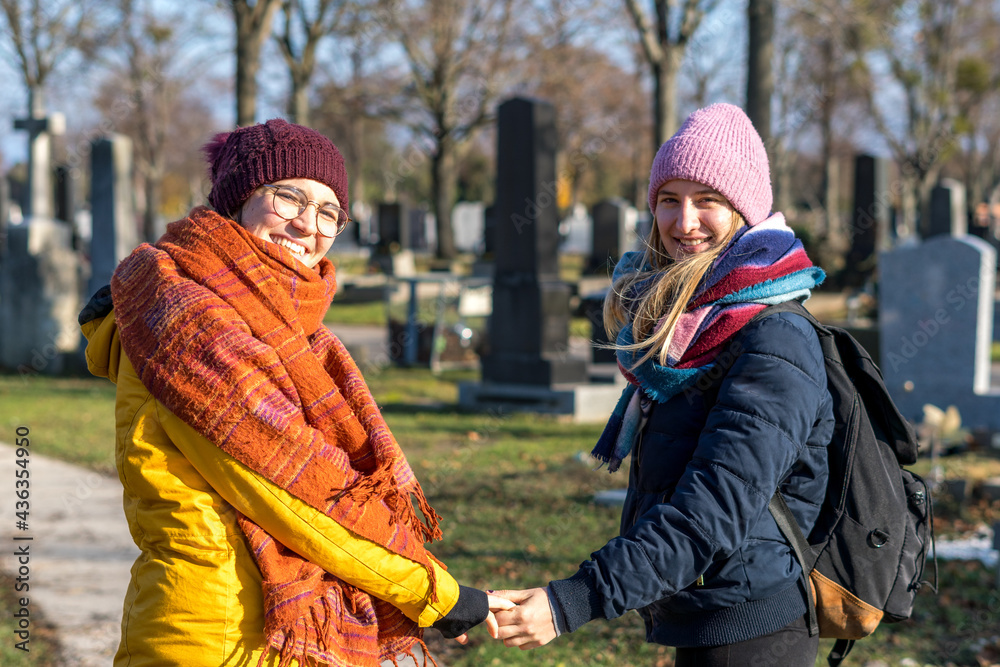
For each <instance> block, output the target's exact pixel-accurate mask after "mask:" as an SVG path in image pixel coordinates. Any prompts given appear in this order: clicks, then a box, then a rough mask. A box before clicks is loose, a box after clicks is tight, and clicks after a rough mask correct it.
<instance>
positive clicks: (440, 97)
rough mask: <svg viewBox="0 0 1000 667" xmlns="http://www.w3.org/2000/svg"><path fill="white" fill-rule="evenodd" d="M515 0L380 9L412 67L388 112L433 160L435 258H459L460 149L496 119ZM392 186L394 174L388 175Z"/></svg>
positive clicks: (436, 0)
mask: <svg viewBox="0 0 1000 667" xmlns="http://www.w3.org/2000/svg"><path fill="white" fill-rule="evenodd" d="M512 6H513V0H497V1H495V2H494V1H491V0H422V1H415V2H413V3H410V4H407V5H399V4H396V3H394V2H392V0H383V1H382V2H381V4H380V8H381V10H382V11H381V12H380V22H381V23H382V24H383V25H384V26H385V28H386V32H387V35H388V36H390V37H391V38H393V39H395V40H397V41H398V42H399V44H400V45H401V46H402V48H403V52H404V54H405V57H406V61H407V65H408V67H409V77H408V83H407V84H406V85H405V86H404V88H403V93H402V95H401V96H400V97H399V98H398V99H397V100H395V101H394V102H393V103H391V105H390V106H389V107H387V108H385V109H383V111H384V112H385V113H387V114H391V115H393V116H395V117H396V118H398V119H399V120H400V121H401V122H403V123H405V124H406V125H407V126H408V127H409V128H410V129H411V130H412V131H413V133H414V135H415V136H416V138H417V140H418V143H419V144H423V145H426V146H427V147H428V151H429V153H430V155H429V157H430V171H431V206H432V209H433V211H434V215H435V218H436V220H437V239H438V248H437V254H438V257H440V258H452V257H454V256H455V242H454V235H453V233H452V226H451V207H452V205H453V204H454V202H455V187H456V176H455V169H456V164H455V160H456V155H457V150H458V148H459V147H460V146H461V144H463V143H464V142H465V141H467V140H468V139H469V137H470V136H472V135H473V133H475V131H476V130H478V129H479V128H481V127H482V126H483V125H485V124H486V123H488V122H490V121H491V120H492V113H493V105H494V102H495V101H496V99H497V95H498V93H499V92H501V91H502V90H503V89H504V86H505V84H504V82H503V72H504V68H505V67H504V66H505V63H506V61H507V56H508V54H507V53H506V51H507V50H508V49H510V48H511V45H512V38H513V35H514V31H513V26H512V11H511V10H512ZM386 178H387V183H388V184H389V185H390V187H391V186H392V184H393V182H394V179H395V180H398V179H399V176H398V174H397V173H395V172H393V171H392V170H390V171H389V172H387V175H386Z"/></svg>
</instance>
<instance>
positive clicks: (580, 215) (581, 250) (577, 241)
mask: <svg viewBox="0 0 1000 667" xmlns="http://www.w3.org/2000/svg"><path fill="white" fill-rule="evenodd" d="M593 231H594V229H593V223H592V222H591V220H590V216H589V215H587V208H586V207H585V206H584V205H583V204H576V205H575V206H574V207H573V209H572V210H571V211H570V214H569V215H568V216H566V218H565V219H563V221H562V222H560V223H559V232H560V233H559V235H560V237H561V238H562V241H561V243H560V244H559V252H560V253H566V254H572V255H583V256H585V257H589V256H590V249H591V247H592V246H593V236H592V234H593Z"/></svg>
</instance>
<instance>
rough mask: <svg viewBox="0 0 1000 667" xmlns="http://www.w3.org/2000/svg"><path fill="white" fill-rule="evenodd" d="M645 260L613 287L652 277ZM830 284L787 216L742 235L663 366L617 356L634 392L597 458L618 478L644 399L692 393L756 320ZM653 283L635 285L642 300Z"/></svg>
mask: <svg viewBox="0 0 1000 667" xmlns="http://www.w3.org/2000/svg"><path fill="white" fill-rule="evenodd" d="M642 257H643V255H642V253H635V252H631V253H625V255H624V256H623V257H622V259H621V261H620V262H619V263H618V266H616V267H615V272H614V276H613V280H614V281H616V280H617V279H618V278H620V277H622V276H624V275H627V274H628V273H631V272H635V271H640V270H643V271H648V270H650V267H648V266H643V265H642ZM825 277H826V275H825V274H824V273H823V270H822V269H820V268H819V267H816V266H813V263H812V262H811V261H810V260H809V257H808V256H807V255H806V251H805V248H803V247H802V242H801V241H799V240H798V239H797V238H795V233H794V232H793V231H792V230H791V228H790V227H788V225H786V224H785V218H784V216H783V215H782V214H780V213H775V214H773V215H771V217H769V218H768V219H766V220H764V221H763V222H761V223H760V224H758V225H755V226H753V227H743V228H741V229H740V230H739V231H738V232H737V233H736V236H735V237H734V238H733V239H732V241H730V243H729V246H728V247H727V248H726V249H725V250H724V251H723V252H722V254H721V255H720V256H719V258H718V259H717V260H716V261H715V263H714V264H713V265H712V268H711V270H710V271H709V272H708V275H706V276H705V278H704V279H703V280H702V283H701V285H700V286H699V288H698V290H697V291H696V292H695V294H694V296H693V297H692V299H691V302H690V303H689V304H688V307H687V309H686V311H685V312H684V313H683V314H682V315H681V316H680V318H679V319H678V321H677V327H676V329H675V330H674V336H673V338H672V339H671V341H670V348H669V349H668V351H667V364H666V365H665V366H664V365H661V364H659V363H657V362H656V359H657V358H656V357H653V358H650V359H647V360H646V361H645V362H643V363H642V364H640V365H639V366H635V363H636V361H638V359H639V358H640V357H641V356H642V355H643V354H644V351H641V350H640V351H635V350H622V349H619V350H618V351H617V357H618V368H619V370H620V371H621V373H622V375H624V376H625V379H626V380H628V382H629V384H628V386H626V388H625V390H624V391H623V392H622V396H621V398H619V400H618V404H617V405H616V406H615V409H614V411H613V412H612V414H611V418H610V419H609V420H608V424H607V426H605V428H604V432H603V433H602V434H601V437H600V438H599V439H598V441H597V445H596V446H595V447H594V450H593V452H592V454H593V455H594V456H595V457H596V458H597V459H599V460H600V461H602V462H604V463H607V464H608V470H609V471H610V472H615V471H616V470H617V469H618V467H619V466H620V465H621V462H622V460H624V458H625V457H626V456H628V454H629V452H630V451H631V449H632V444H633V443H634V442H635V438H636V436H637V435H638V432H639V431H640V430H641V428H642V425H643V423H644V419H643V418H642V415H643V410H642V401H641V398H642V396H643V394H645V396H647V397H648V398H650V399H652V400H654V401H658V402H665V401H667V400H669V399H670V398H671V397H673V396H675V395H677V394H679V393H681V392H683V391H684V390H686V389H688V388H690V387H692V386H693V385H694V384H695V383H696V382H697V381H698V379H699V377H700V376H701V375H702V373H705V372H707V371H710V370H711V369H712V368H713V366H714V364H713V362H714V361H715V359H716V357H718V356H719V355H720V353H722V352H723V351H724V350H725V348H726V347H727V346H728V345H729V343H730V342H731V341H732V339H733V337H734V336H736V334H737V333H739V331H740V329H742V328H743V326H744V325H745V324H746V323H747V322H749V321H750V320H751V319H753V317H754V315H756V314H757V313H759V312H760V311H762V310H764V309H765V308H767V306H769V305H771V304H775V303H783V302H785V301H790V300H792V299H798V300H801V301H804V300H805V299H808V298H809V295H810V294H811V290H812V288H814V287H816V286H817V285H819V284H820V283H821V282H823V279H824V278H825ZM655 280H656V277H655V276H652V277H650V278H647V279H645V280H643V281H640V282H639V283H636V284H635V285H634V286H633V292H632V294H634V295H636V296H638V295H641V294H642V292H643V291H644V290H646V289H649V288H650V287H652V286H653V284H654V281H655ZM633 343H634V339H633V336H632V325H631V323H628V324H626V325H625V326H624V327H622V329H621V331H619V333H618V338H617V340H616V344H617V345H632V344H633ZM636 389H642V391H641V392H640V391H636Z"/></svg>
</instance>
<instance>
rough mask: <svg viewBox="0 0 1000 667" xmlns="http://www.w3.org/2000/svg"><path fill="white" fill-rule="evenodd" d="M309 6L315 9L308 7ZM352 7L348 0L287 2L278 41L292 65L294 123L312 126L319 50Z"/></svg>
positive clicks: (290, 108) (290, 103) (291, 111)
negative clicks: (311, 102)
mask: <svg viewBox="0 0 1000 667" xmlns="http://www.w3.org/2000/svg"><path fill="white" fill-rule="evenodd" d="M308 4H312V5H313V6H312V7H311V11H310V8H309V7H307V5H308ZM347 6H348V4H347V2H345V1H344V0H316V2H314V3H307V2H304V1H303V0H283V2H282V3H281V13H282V18H283V20H282V22H281V26H280V28H281V29H280V31H279V32H277V33H276V34H275V40H276V41H277V42H278V46H279V47H280V48H281V54H282V55H283V56H284V57H285V63H286V64H287V65H288V74H289V78H290V81H291V91H290V92H289V95H288V115H289V116H290V117H291V119H292V121H293V122H296V123H298V124H300V125H309V84H310V82H311V81H312V78H313V72H314V71H315V69H316V49H317V47H318V46H319V44H320V42H321V41H322V40H323V38H324V37H327V36H328V35H330V34H331V33H333V31H334V30H336V28H337V26H338V25H339V24H340V22H341V21H342V19H343V16H344V12H345V10H346V8H347Z"/></svg>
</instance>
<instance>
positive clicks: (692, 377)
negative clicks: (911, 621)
mask: <svg viewBox="0 0 1000 667" xmlns="http://www.w3.org/2000/svg"><path fill="white" fill-rule="evenodd" d="M771 204H772V195H771V182H770V174H769V168H768V161H767V153H766V151H765V149H764V144H763V142H762V141H761V139H760V135H759V134H758V133H757V132H756V130H755V129H754V127H753V125H752V123H751V122H750V119H749V118H747V116H746V115H745V114H744V113H743V111H742V110H740V109H739V108H738V107H735V106H732V105H729V104H713V105H711V106H709V107H706V108H704V109H700V110H698V111H696V112H694V113H693V114H691V116H689V117H688V118H687V120H686V121H685V122H684V124H683V126H682V127H681V128H680V130H678V132H677V134H675V135H674V136H673V137H671V138H670V139H669V140H668V141H667V142H666V143H664V144H663V146H661V147H660V150H659V151H658V152H657V154H656V158H655V159H654V161H653V166H652V169H651V170H650V183H649V208H650V210H651V211H652V213H653V216H654V219H655V224H654V225H653V227H652V231H651V232H650V235H649V238H648V240H647V243H646V248H645V251H643V252H637V253H626V255H625V256H624V257H623V258H622V260H621V261H620V262H619V264H618V266H617V267H616V268H615V272H614V276H613V288H612V290H611V293H610V295H609V297H608V299H607V300H606V302H605V307H604V321H605V327H606V328H607V329H608V332H609V334H610V336H611V338H612V340H615V341H616V350H617V357H618V364H619V368H620V370H621V372H622V373H623V375H624V376H625V378H626V379H627V380H628V385H627V388H626V389H625V391H624V392H623V395H622V398H621V399H620V401H619V403H618V406H617V407H616V408H615V410H614V413H613V414H612V416H611V418H610V420H609V421H608V424H607V426H606V427H605V429H604V432H603V434H602V435H601V437H600V439H599V441H598V443H597V446H596V447H595V448H594V452H593V453H594V456H596V457H597V458H598V459H600V460H601V461H602V462H604V463H606V464H607V465H608V468H609V470H610V471H611V472H614V471H615V470H617V469H618V467H619V466H620V465H621V463H622V461H623V460H624V459H625V458H626V457H627V456H628V455H629V454H631V456H632V459H631V466H630V471H629V488H628V494H627V496H626V501H625V506H624V509H623V512H622V523H621V534H620V536H619V537H616V538H614V539H612V540H611V541H609V542H608V543H607V544H605V545H604V546H603V547H601V548H599V549H598V550H597V551H595V552H594V553H593V554H592V555H591V559H590V560H588V561H586V562H584V563H583V564H581V565H580V567H579V569H578V570H577V572H576V573H575V574H573V575H572V576H570V577H569V578H567V579H562V580H558V581H551V582H549V584H548V586H547V587H545V588H536V589H530V590H525V591H501V592H499V593H498V594H499V595H502V596H504V597H507V598H508V599H510V600H512V601H514V602H517V603H518V605H519V606H518V607H517V608H515V609H513V610H510V611H499V612H497V620H498V622H499V623H500V626H501V627H500V631H499V636H500V638H501V639H503V640H504V642H505V643H506V644H507V645H508V646H518V647H520V648H522V649H525V648H533V647H536V646H540V645H542V644H545V643H547V642H549V641H551V640H552V639H554V638H555V637H557V636H558V635H560V634H562V633H567V632H573V631H574V630H576V629H577V628H579V627H580V626H582V625H583V624H585V623H587V622H588V621H591V620H594V619H612V618H616V617H618V616H621V615H622V614H624V613H625V612H626V611H628V610H630V609H635V610H637V611H638V612H639V614H640V615H641V616H642V618H643V620H644V621H645V625H646V637H647V640H648V641H650V642H655V643H658V644H664V645H667V646H676V647H677V659H676V662H675V664H676V665H678V666H679V667H684V666H692V665H703V666H704V665H708V666H716V665H720V666H723V665H724V666H729V667H734V666H737V665H747V666H749V665H754V666H755V667H759V666H763V665H781V666H782V667H805V666H806V665H809V666H811V665H813V664H814V661H815V658H816V653H817V650H818V638H817V637H810V636H809V633H808V631H807V629H806V624H805V622H804V615H805V614H806V604H807V602H806V594H805V589H804V584H803V577H802V572H801V568H800V567H799V564H798V562H797V560H796V558H795V555H794V553H793V552H792V550H791V548H790V546H789V545H788V544H787V542H786V541H785V540H784V539H783V537H782V535H781V532H780V531H779V529H778V527H777V525H776V524H775V521H774V519H773V518H772V517H771V514H770V513H769V512H768V502H769V500H770V498H771V496H772V495H773V494H774V492H775V490H776V489H777V490H779V491H780V492H781V494H782V495H783V496H784V498H785V500H786V501H787V503H788V505H789V507H790V509H791V511H792V513H793V514H794V516H795V518H796V520H797V522H798V524H799V526H800V527H801V529H802V531H803V532H804V533H805V534H807V535H808V534H809V532H810V530H811V528H812V526H813V523H814V522H815V520H816V517H817V515H818V513H819V507H820V504H821V503H822V501H823V498H824V495H825V492H826V481H827V476H828V473H827V466H826V444H827V443H828V442H829V441H830V437H831V434H832V432H833V426H834V420H833V410H832V398H831V396H830V393H829V391H828V390H827V382H826V371H825V368H824V362H823V355H822V352H821V350H820V345H819V340H818V338H817V335H816V332H815V330H814V329H813V327H812V325H811V324H810V323H809V322H808V321H807V320H806V319H805V318H803V317H801V316H800V315H797V314H794V313H788V312H781V313H777V314H772V315H768V316H766V317H761V318H757V319H755V316H756V315H757V314H758V313H760V312H761V311H762V310H763V309H764V308H766V307H767V306H768V305H770V304H776V303H783V302H786V301H791V300H800V301H803V300H805V299H806V298H808V297H809V295H810V290H812V289H813V288H814V287H816V285H818V284H819V283H820V282H821V281H822V280H823V278H824V274H823V272H822V270H820V269H819V268H817V267H815V266H813V264H812V262H811V261H810V260H809V258H808V257H807V256H806V253H805V250H804V249H803V247H802V243H801V242H800V241H799V240H798V239H796V238H795V234H794V233H793V232H792V230H791V229H790V228H789V227H788V226H787V225H786V224H785V220H784V217H783V216H782V215H781V214H780V213H772V212H771Z"/></svg>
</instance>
